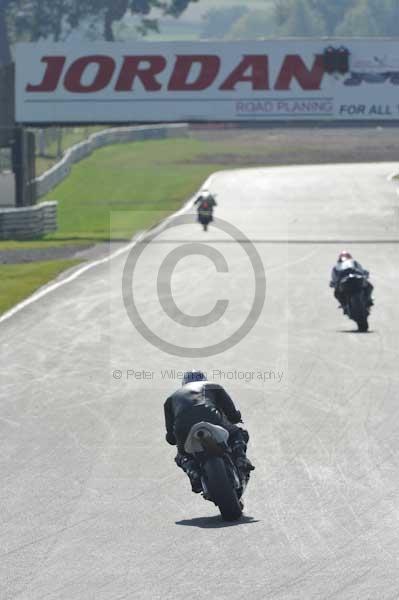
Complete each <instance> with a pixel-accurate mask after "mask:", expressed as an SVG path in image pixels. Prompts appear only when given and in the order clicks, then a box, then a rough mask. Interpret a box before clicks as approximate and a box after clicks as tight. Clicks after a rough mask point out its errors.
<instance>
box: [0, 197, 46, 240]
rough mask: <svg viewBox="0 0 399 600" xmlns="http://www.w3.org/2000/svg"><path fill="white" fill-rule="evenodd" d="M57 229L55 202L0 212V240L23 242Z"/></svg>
mask: <svg viewBox="0 0 399 600" xmlns="http://www.w3.org/2000/svg"><path fill="white" fill-rule="evenodd" d="M56 229H57V202H42V203H41V204H37V205H35V206H24V207H22V208H3V209H2V210H0V239H2V240H23V239H32V238H36V237H41V236H43V235H45V234H46V233H52V232H53V231H56Z"/></svg>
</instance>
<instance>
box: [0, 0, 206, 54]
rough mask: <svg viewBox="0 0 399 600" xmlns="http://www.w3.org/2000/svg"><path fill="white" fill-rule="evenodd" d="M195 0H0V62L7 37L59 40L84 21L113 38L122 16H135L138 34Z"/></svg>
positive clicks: (109, 38)
mask: <svg viewBox="0 0 399 600" xmlns="http://www.w3.org/2000/svg"><path fill="white" fill-rule="evenodd" d="M197 1H198V0H0V64H2V63H7V62H9V59H10V55H9V46H8V38H11V40H12V41H18V40H30V41H36V40H40V39H51V40H53V41H56V42H57V41H60V40H63V39H65V38H66V37H67V36H68V34H69V33H70V32H71V31H72V30H73V29H77V28H78V27H79V26H81V25H82V24H84V25H85V26H86V27H87V26H90V24H91V23H94V24H95V25H96V27H97V28H98V24H100V26H101V29H102V32H103V37H104V39H106V40H108V41H112V40H114V31H113V25H114V23H118V22H119V21H121V19H122V18H123V17H124V16H125V15H129V14H133V15H137V17H138V25H137V29H138V31H139V32H140V33H141V34H145V33H146V32H147V31H149V30H155V31H156V30H157V21H156V19H152V18H149V15H150V13H151V11H152V10H153V9H156V10H157V11H158V14H164V15H171V16H173V17H179V16H180V15H181V13H182V12H183V11H184V10H185V9H186V8H187V6H188V5H189V4H190V2H197Z"/></svg>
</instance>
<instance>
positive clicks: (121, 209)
mask: <svg viewBox="0 0 399 600" xmlns="http://www.w3.org/2000/svg"><path fill="white" fill-rule="evenodd" d="M227 152H228V153H229V155H230V156H231V155H233V156H234V153H235V152H236V154H237V155H238V154H239V149H238V150H237V151H234V149H232V145H231V144H229V143H219V142H209V141H202V140H194V139H188V138H182V139H173V140H153V141H147V142H133V143H129V144H123V145H115V146H108V147H105V148H102V149H100V150H97V151H96V152H95V153H94V154H92V156H90V157H89V158H87V159H86V160H84V161H82V162H81V163H78V164H77V165H75V166H74V167H73V169H72V173H71V175H70V176H69V177H68V178H67V179H65V180H64V181H63V182H62V183H61V184H60V185H59V186H58V187H57V188H56V189H54V190H52V191H51V192H50V193H49V194H48V195H47V196H46V197H45V198H44V200H52V199H55V200H57V201H58V218H59V230H58V232H57V233H56V234H55V235H53V236H51V237H50V236H49V237H48V238H47V239H49V240H50V239H52V240H68V239H69V240H77V239H92V240H108V239H130V238H131V237H132V235H133V234H134V233H135V232H136V231H137V230H140V229H143V228H146V227H148V226H149V225H151V224H153V222H154V220H157V219H159V215H160V214H162V215H167V214H170V213H171V212H173V211H175V210H176V209H177V208H179V207H180V206H181V204H182V202H183V200H185V199H186V198H188V197H190V196H191V195H192V194H193V193H195V191H196V190H197V189H198V188H199V187H200V185H201V183H203V181H204V180H205V179H206V178H207V177H208V176H209V175H210V174H211V173H213V172H214V171H217V170H220V169H225V168H228V167H234V161H233V160H232V161H231V164H229V165H226V163H225V162H224V160H223V158H224V156H225V154H226V153H227ZM218 156H220V157H221V160H220V163H219V162H218ZM248 164H250V157H248ZM112 213H115V214H116V213H119V214H120V213H123V215H121V216H120V222H119V223H118V222H115V221H117V218H116V219H114V220H113V226H112V231H111V228H110V218H111V215H112Z"/></svg>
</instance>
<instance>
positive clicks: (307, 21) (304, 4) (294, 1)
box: [275, 0, 326, 37]
mask: <svg viewBox="0 0 399 600" xmlns="http://www.w3.org/2000/svg"><path fill="white" fill-rule="evenodd" d="M275 19H276V23H277V25H278V30H277V33H278V34H279V35H286V36H303V37H315V36H319V35H325V33H326V31H325V24H324V22H323V19H322V18H321V16H320V14H319V13H318V11H316V10H315V9H314V7H313V6H312V5H311V4H310V1H309V0H277V2H276V5H275Z"/></svg>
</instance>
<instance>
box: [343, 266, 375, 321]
mask: <svg viewBox="0 0 399 600" xmlns="http://www.w3.org/2000/svg"><path fill="white" fill-rule="evenodd" d="M339 291H340V293H341V294H342V296H343V297H344V298H345V303H344V306H343V309H344V313H345V314H346V315H348V317H349V318H350V319H352V321H355V322H356V323H357V326H358V329H359V331H362V332H366V331H368V328H369V324H368V317H369V315H370V293H369V283H368V281H367V279H366V277H364V275H362V274H360V273H359V272H358V271H356V269H352V268H348V269H346V270H345V271H344V272H343V274H342V277H341V280H340V282H339Z"/></svg>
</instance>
